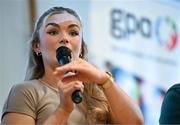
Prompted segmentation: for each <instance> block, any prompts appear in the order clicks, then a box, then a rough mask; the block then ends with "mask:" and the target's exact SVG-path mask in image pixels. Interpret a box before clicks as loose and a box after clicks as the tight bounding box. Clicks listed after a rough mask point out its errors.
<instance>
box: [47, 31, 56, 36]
mask: <svg viewBox="0 0 180 125" xmlns="http://www.w3.org/2000/svg"><path fill="white" fill-rule="evenodd" d="M47 33H48V34H50V35H52V36H55V35H57V34H58V31H55V30H52V31H48V32H47Z"/></svg>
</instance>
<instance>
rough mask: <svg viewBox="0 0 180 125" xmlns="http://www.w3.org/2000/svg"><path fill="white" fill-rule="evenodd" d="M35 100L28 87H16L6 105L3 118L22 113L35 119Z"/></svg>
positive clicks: (13, 88) (12, 89)
mask: <svg viewBox="0 0 180 125" xmlns="http://www.w3.org/2000/svg"><path fill="white" fill-rule="evenodd" d="M35 103H36V102H35V98H34V95H33V92H32V90H31V88H30V87H28V85H24V84H19V85H14V86H13V87H12V88H11V90H10V92H9V95H8V98H7V100H6V102H5V104H4V107H3V111H2V117H1V120H2V118H3V116H4V115H5V114H7V113H12V112H13V113H21V114H25V115H28V116H31V117H33V118H34V119H35Z"/></svg>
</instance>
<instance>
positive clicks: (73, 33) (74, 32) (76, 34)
mask: <svg viewBox="0 0 180 125" xmlns="http://www.w3.org/2000/svg"><path fill="white" fill-rule="evenodd" d="M69 35H71V36H78V35H79V32H78V31H70V32H69Z"/></svg>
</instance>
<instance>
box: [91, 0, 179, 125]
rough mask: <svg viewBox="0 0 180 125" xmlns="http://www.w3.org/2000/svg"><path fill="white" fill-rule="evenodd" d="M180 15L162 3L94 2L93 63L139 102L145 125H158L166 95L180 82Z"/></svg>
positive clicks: (92, 19)
mask: <svg viewBox="0 0 180 125" xmlns="http://www.w3.org/2000/svg"><path fill="white" fill-rule="evenodd" d="M178 11H179V10H178V8H176V7H174V6H170V5H169V4H163V3H162V2H150V1H147V2H142V1H136V2H132V1H131V2H130V1H99V2H98V1H92V3H91V7H90V26H89V27H90V32H91V37H90V38H91V39H90V42H89V50H90V52H91V53H90V58H91V60H93V63H94V64H96V65H98V66H100V67H103V68H107V69H108V70H110V71H111V72H112V73H113V75H114V77H115V79H116V82H117V84H118V85H119V86H120V87H122V88H123V89H124V90H125V91H126V92H127V93H128V94H129V95H130V96H131V97H133V98H134V99H135V100H136V101H137V102H138V103H139V105H140V107H141V110H142V112H143V115H144V118H145V124H158V120H159V115H160V108H161V103H162V100H163V97H164V95H165V92H166V91H167V89H168V88H169V87H170V86H172V85H173V84H175V83H178V82H180V77H179V74H180V59H179V58H178V57H179V55H180V45H179V42H180V40H179V37H180V26H179V25H180V18H179V16H178V15H179V12H178Z"/></svg>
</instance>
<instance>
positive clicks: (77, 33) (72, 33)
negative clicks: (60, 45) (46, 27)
mask: <svg viewBox="0 0 180 125" xmlns="http://www.w3.org/2000/svg"><path fill="white" fill-rule="evenodd" d="M47 33H48V34H49V35H51V36H55V35H57V34H58V33H59V32H58V31H56V30H52V31H48V32H47ZM69 35H70V36H78V35H79V32H78V31H70V32H69Z"/></svg>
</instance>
